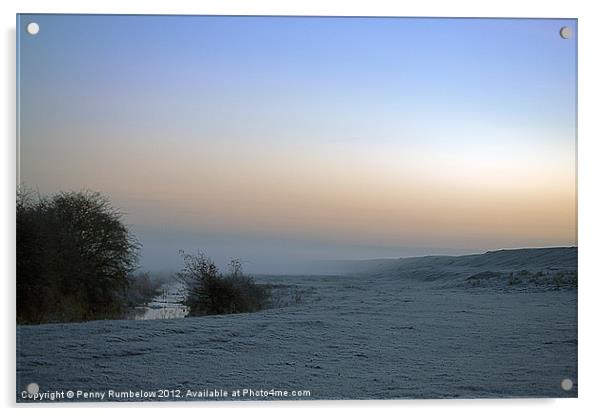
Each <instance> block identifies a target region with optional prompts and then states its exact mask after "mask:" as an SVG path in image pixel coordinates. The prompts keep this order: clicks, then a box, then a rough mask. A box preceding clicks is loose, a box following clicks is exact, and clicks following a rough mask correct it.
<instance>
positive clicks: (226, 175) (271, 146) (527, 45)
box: [17, 15, 577, 272]
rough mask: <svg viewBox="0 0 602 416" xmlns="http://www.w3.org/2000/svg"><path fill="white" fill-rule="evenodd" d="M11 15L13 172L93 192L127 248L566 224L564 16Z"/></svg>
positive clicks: (530, 241) (326, 241)
mask: <svg viewBox="0 0 602 416" xmlns="http://www.w3.org/2000/svg"><path fill="white" fill-rule="evenodd" d="M31 21H35V22H37V23H39V25H40V32H39V34H38V35H36V36H30V35H28V34H27V33H26V31H25V26H26V25H27V23H29V22H31ZM18 23H19V24H18V29H17V30H18V42H19V47H18V53H19V61H18V65H19V68H18V73H19V114H20V123H19V128H20V181H21V183H23V184H25V185H26V186H28V187H30V188H34V189H35V188H37V189H39V190H40V192H41V193H43V194H46V193H52V192H55V191H57V190H79V189H82V188H90V189H93V190H98V191H101V192H102V193H104V194H106V195H108V196H109V197H110V198H111V200H112V201H113V203H114V205H115V206H116V207H118V208H120V209H121V210H123V211H124V212H125V213H126V214H125V217H124V218H125V221H126V222H127V223H128V224H131V226H132V229H133V230H134V232H135V233H136V235H137V236H138V237H139V239H140V240H141V242H142V243H143V245H144V247H143V251H142V264H143V267H145V268H151V269H153V268H154V269H170V268H175V267H177V266H178V249H185V250H194V251H196V249H200V250H203V251H205V252H207V254H209V255H210V256H212V257H214V258H215V259H216V260H217V262H218V263H223V262H224V261H225V259H226V258H228V257H230V256H238V257H241V258H242V259H243V260H244V261H245V262H246V263H245V264H246V265H247V268H248V269H250V270H251V271H265V272H295V271H296V270H295V268H296V267H299V265H298V262H303V261H305V260H308V259H341V258H354V259H355V258H370V257H400V256H407V255H416V254H436V253H448V254H456V253H463V252H476V251H482V250H488V249H497V248H503V247H526V246H528V247H536V246H537V247H539V246H558V245H576V244H577V236H576V172H575V168H576V166H575V159H576V155H575V151H576V134H575V130H576V125H575V105H576V101H575V100H576V31H577V27H576V21H575V20H558V19H547V20H534V19H523V20H512V19H402V18H302V17H196V16H85V15H80V16H75V15H73V16H62V15H20V16H19V17H18ZM562 26H569V27H571V28H572V29H573V34H574V36H573V37H572V38H571V39H568V40H565V39H562V38H561V37H560V36H559V29H560V28H561V27H562ZM291 269H292V270H291ZM297 271H298V270H297Z"/></svg>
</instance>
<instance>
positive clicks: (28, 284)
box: [17, 191, 139, 323]
mask: <svg viewBox="0 0 602 416" xmlns="http://www.w3.org/2000/svg"><path fill="white" fill-rule="evenodd" d="M138 249H139V244H138V242H137V241H136V239H135V238H134V237H133V236H132V234H131V233H130V231H129V229H128V228H127V227H126V226H125V225H124V224H123V223H122V222H121V214H120V213H119V212H118V211H116V210H115V209H113V208H112V207H111V204H110V202H109V200H108V199H107V198H106V197H104V196H102V195H101V194H99V193H96V192H91V191H82V192H61V193H58V194H56V195H53V196H51V197H47V198H44V197H40V196H37V197H34V196H32V194H31V193H29V192H26V191H20V192H19V193H18V194H17V322H19V323H41V322H65V321H83V320H90V319H103V318H114V317H119V316H121V315H122V314H123V312H124V310H125V308H126V302H125V290H126V288H127V285H128V280H127V277H128V275H130V273H131V272H132V271H133V270H134V269H135V268H136V264H137V260H138Z"/></svg>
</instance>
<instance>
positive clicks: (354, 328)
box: [17, 249, 577, 401]
mask: <svg viewBox="0 0 602 416" xmlns="http://www.w3.org/2000/svg"><path fill="white" fill-rule="evenodd" d="M567 250H568V251H564V252H556V253H554V252H550V251H549V250H548V251H546V250H541V251H539V252H537V250H527V251H524V252H514V253H512V252H511V251H506V252H496V253H501V254H497V255H495V253H493V254H492V253H487V254H484V255H481V256H472V257H471V256H462V257H432V258H430V260H429V258H426V259H424V258H423V259H402V260H393V261H387V262H386V265H385V266H382V265H381V266H378V267H373V270H374V271H373V272H372V273H371V272H370V271H369V270H370V269H369V268H365V270H364V273H361V274H357V275H347V276H258V277H257V278H256V280H257V281H258V282H260V283H272V284H284V285H296V286H297V287H300V288H305V289H307V290H306V291H305V292H304V293H306V295H305V298H304V299H303V303H301V304H298V305H294V306H288V307H284V308H275V309H269V310H264V311H262V312H259V313H253V314H239V315H224V316H208V317H200V318H184V319H172V320H140V321H137V320H123V321H95V322H87V323H76V324H47V325H38V326H19V327H18V328H17V400H19V401H24V400H23V399H21V392H22V391H23V390H24V389H25V386H27V385H28V384H29V383H31V382H36V383H38V384H39V386H40V391H51V390H78V389H80V390H85V391H107V390H109V389H113V390H138V389H144V390H153V389H180V390H182V391H183V392H186V391H187V390H188V389H190V390H193V391H201V390H204V389H224V390H235V389H245V388H249V389H256V390H257V389H264V390H266V389H267V390H269V389H281V390H301V389H303V390H310V391H311V399H394V398H443V397H465V398H467V397H574V396H576V395H577V291H576V290H575V289H570V288H563V289H562V290H550V289H549V288H532V287H523V288H520V289H507V288H495V287H480V288H472V287H469V286H467V285H466V284H465V281H466V278H467V277H469V276H471V275H474V274H475V273H479V272H484V271H494V272H498V271H499V272H508V271H512V270H523V269H527V270H540V269H545V268H554V269H557V268H562V269H566V270H571V269H572V270H575V268H576V255H577V250H576V249H567ZM487 257H489V258H487ZM364 266H365V265H364ZM372 266H374V264H372ZM567 378H568V379H571V380H572V381H573V389H572V390H570V391H568V392H567V391H564V390H562V389H561V382H562V380H563V379H567Z"/></svg>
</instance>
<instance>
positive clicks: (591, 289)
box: [0, 0, 602, 416]
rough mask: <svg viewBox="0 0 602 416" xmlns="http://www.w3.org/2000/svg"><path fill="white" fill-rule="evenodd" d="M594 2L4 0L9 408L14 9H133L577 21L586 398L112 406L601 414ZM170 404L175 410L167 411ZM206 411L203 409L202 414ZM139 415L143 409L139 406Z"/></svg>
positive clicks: (2, 255) (10, 376)
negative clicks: (522, 18) (599, 411)
mask: <svg viewBox="0 0 602 416" xmlns="http://www.w3.org/2000/svg"><path fill="white" fill-rule="evenodd" d="M596 3H597V2H595V1H575V0H572V1H571V0H565V1H557V0H548V1H539V2H537V1H526V0H506V1H496V2H495V3H494V2H486V1H469V0H456V1H445V0H439V1H434V0H427V1H420V2H418V1H412V2H407V3H406V2H401V1H385V0H364V1H357V0H337V1H334V0H330V1H329V0H281V1H277V0H271V1H268V0H264V1H261V0H256V1H254V0H212V1H200V0H199V1H193V0H147V1H140V0H104V1H103V0H88V1H79V2H78V1H66V0H54V1H48V0H31V1H29V0H21V1H18V2H17V1H14V0H3V1H2V2H0V7H1V8H2V13H1V14H0V16H1V17H0V19H1V20H2V26H3V27H2V29H3V32H2V34H3V42H2V48H3V53H2V57H3V59H2V64H1V65H0V66H1V70H2V78H1V79H2V83H3V88H2V91H3V92H4V94H3V95H4V96H3V99H2V101H0V105H1V107H2V111H1V112H0V114H1V117H2V123H1V125H2V126H3V128H4V135H3V136H4V140H2V142H1V145H0V146H1V147H0V155H1V159H0V171H1V181H0V187H1V190H0V197H1V198H2V203H1V204H0V221H1V222H0V231H1V236H2V237H1V239H0V265H2V270H3V273H2V279H3V282H4V287H3V290H2V296H3V299H2V300H3V302H2V310H3V314H2V316H3V320H4V324H5V325H3V329H4V335H5V336H4V337H3V342H2V367H1V368H2V371H3V374H2V378H1V384H0V395H1V397H2V404H3V405H4V406H8V407H13V409H10V411H11V412H12V411H15V409H14V404H13V403H14V397H15V388H14V383H15V358H14V357H15V324H14V322H15V319H14V304H15V300H14V287H15V286H14V273H15V266H14V258H15V248H14V241H15V231H14V224H15V217H14V195H15V182H16V164H15V163H16V162H15V160H16V158H15V155H16V144H15V136H16V132H15V126H16V123H15V21H16V17H15V14H16V13H116V14H124V13H132V14H238V15H245V14H256V15H260V14H268V15H339V16H344V15H346V16H353V15H358V16H362V15H363V16H446V17H559V18H578V19H579V269H580V270H579V272H580V273H579V274H580V279H579V399H563V400H441V401H415V400H413V401H381V402H375V401H369V402H366V401H364V402H351V401H347V402H303V403H282V402H279V403H232V402H229V403H190V404H177V406H178V407H177V408H173V406H174V404H168V403H162V404H142V405H141V404H129V405H113V406H112V407H116V409H114V410H118V411H127V412H128V413H129V412H133V411H141V412H144V413H145V414H146V413H153V414H165V413H166V412H177V413H193V412H194V413H195V414H198V413H199V412H207V411H210V412H212V413H213V412H216V411H219V412H220V413H222V412H229V413H241V412H244V413H245V414H250V415H253V414H258V415H259V414H261V415H262V416H263V415H266V414H278V415H281V414H283V413H286V414H287V415H288V414H289V413H290V414H293V415H295V414H299V415H301V414H303V415H305V414H306V413H307V412H312V413H314V412H319V413H324V414H326V413H331V412H333V411H335V409H334V407H342V408H344V409H342V411H343V412H345V413H350V414H352V415H353V414H363V413H365V412H366V411H370V410H375V411H377V412H379V413H381V412H382V413H387V414H388V413H390V414H393V413H395V414H399V413H400V412H416V411H420V412H424V411H426V412H428V413H435V412H436V413H437V414H440V413H445V414H450V415H456V414H457V415H462V416H465V415H469V414H483V413H484V412H486V413H487V414H491V415H496V414H500V415H505V416H506V415H507V414H508V413H515V412H517V411H518V412H521V413H522V412H529V413H542V414H543V413H545V414H546V415H563V416H565V415H568V414H588V413H594V411H595V410H599V408H601V407H602V406H600V400H599V399H598V397H599V393H598V388H599V387H600V386H601V384H602V383H600V382H599V380H600V379H601V378H602V377H601V374H600V370H601V366H600V351H602V345H601V343H600V339H601V336H600V325H599V323H598V319H597V318H598V317H600V316H602V313H601V312H602V311H601V310H600V307H599V305H600V304H601V302H600V300H599V299H600V297H601V296H602V290H601V289H602V285H601V284H600V281H601V279H602V276H601V275H600V273H598V270H599V267H600V265H599V264H598V258H600V254H602V244H600V242H601V241H600V233H601V231H602V229H601V227H600V224H601V222H600V213H602V204H601V201H602V198H601V196H600V195H601V194H602V191H601V190H602V183H601V182H602V172H601V166H602V161H601V160H599V159H600V157H602V152H601V145H600V141H601V140H602V135H601V134H600V119H602V114H600V108H602V105H601V104H600V100H601V98H602V95H601V92H602V89H601V88H602V86H601V82H600V78H601V76H600V74H602V65H601V58H600V50H602V48H601V47H600V44H599V42H600V41H601V40H602V22H601V17H602V15H601V14H600V13H599V12H598V11H597V10H596V9H595V5H596ZM20 407H25V408H26V409H25V410H26V411H35V409H38V411H42V412H44V413H50V414H61V415H63V414H64V413H65V412H67V413H71V412H73V413H77V414H79V413H81V412H82V410H84V409H82V408H81V406H80V407H74V406H69V407H68V408H67V409H65V408H64V407H62V406H46V407H44V408H43V409H42V408H40V407H31V406H20ZM84 407H85V410H84V411H85V412H86V413H88V412H90V413H95V414H104V413H105V412H106V409H104V408H101V407H100V406H99V405H85V406H84ZM166 407H170V408H171V409H169V410H168V409H166ZM199 407H200V408H199ZM138 409H140V410H138Z"/></svg>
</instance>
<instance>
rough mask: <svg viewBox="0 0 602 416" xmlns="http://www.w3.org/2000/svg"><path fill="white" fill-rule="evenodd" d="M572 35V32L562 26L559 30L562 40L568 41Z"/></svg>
mask: <svg viewBox="0 0 602 416" xmlns="http://www.w3.org/2000/svg"><path fill="white" fill-rule="evenodd" d="M572 35H573V31H572V30H571V28H570V27H568V26H563V27H561V28H560V37H561V38H562V39H569V38H570V37H571V36H572Z"/></svg>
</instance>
